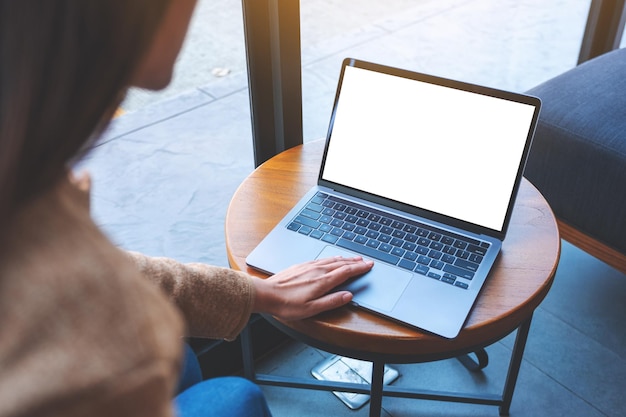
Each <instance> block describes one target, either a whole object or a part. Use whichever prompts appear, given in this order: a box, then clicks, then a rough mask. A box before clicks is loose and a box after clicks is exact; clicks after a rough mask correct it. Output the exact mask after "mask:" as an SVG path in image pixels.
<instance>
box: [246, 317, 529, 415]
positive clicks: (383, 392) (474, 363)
mask: <svg viewBox="0 0 626 417" xmlns="http://www.w3.org/2000/svg"><path fill="white" fill-rule="evenodd" d="M531 320H532V316H531V317H529V318H528V319H527V320H526V321H524V322H523V323H522V324H521V325H520V326H519V327H518V328H517V334H516V337H515V343H514V345H513V351H512V353H511V359H510V362H509V369H508V372H507V376H506V380H505V383H504V387H503V390H502V393H501V394H480V395H479V394H472V393H464V392H441V391H431V390H417V389H412V388H401V387H391V386H389V385H384V384H383V373H384V368H385V363H386V362H390V363H420V362H429V361H431V359H426V360H420V358H419V357H412V358H407V357H398V361H389V356H388V355H380V359H377V358H376V357H375V356H376V355H374V357H372V356H368V358H361V357H359V355H358V352H355V354H354V355H345V353H346V352H345V351H342V352H341V353H339V354H341V355H344V356H350V357H353V358H355V359H363V360H370V361H372V360H371V359H372V358H373V359H374V360H373V361H372V363H373V367H372V384H371V385H369V386H368V385H365V384H357V383H346V382H332V381H319V380H316V379H313V378H311V379H306V378H295V377H283V376H276V375H268V374H258V373H256V370H255V365H254V359H253V355H252V340H251V337H250V330H249V328H248V327H246V329H244V331H243V332H242V334H241V343H242V350H243V356H244V357H243V364H244V376H245V377H246V378H248V379H249V380H251V381H253V382H255V383H257V384H259V385H268V386H276V387H288V388H300V389H312V390H321V391H343V392H354V393H358V394H368V395H370V404H369V407H370V411H369V415H370V417H379V416H380V415H381V410H382V399H383V397H399V398H412V399H419V400H434V401H445V402H460V403H468V404H482V405H491V406H498V407H499V413H500V415H501V416H508V415H509V409H510V406H511V401H512V399H513V392H514V390H515V385H516V383H517V377H518V375H519V370H520V366H521V363H522V358H523V355H524V349H525V347H526V341H527V339H528V332H529V330H530V323H531ZM505 336H506V335H505ZM503 337H504V336H503ZM308 342H310V341H308V340H307V341H306V342H305V343H308ZM308 344H311V343H308ZM315 347H317V346H315ZM323 350H328V351H331V350H330V349H323ZM331 353H336V352H331ZM348 353H350V352H348ZM470 353H474V354H475V355H476V358H477V360H474V359H472V358H471V357H470V356H468V354H462V355H458V356H456V357H457V359H459V361H460V362H461V363H462V364H463V365H464V366H465V367H466V368H467V369H468V370H470V371H472V372H477V371H480V370H481V369H483V368H484V367H486V366H487V365H488V363H489V359H488V355H487V352H486V351H485V350H484V346H483V347H477V348H474V349H472V350H470ZM442 359H445V358H442Z"/></svg>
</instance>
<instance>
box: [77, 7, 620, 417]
mask: <svg viewBox="0 0 626 417" xmlns="http://www.w3.org/2000/svg"><path fill="white" fill-rule="evenodd" d="M589 3H590V1H589V0H555V1H551V2H545V1H539V0H507V1H503V0H445V1H444V0H419V1H416V0H386V1H385V2H379V1H376V0H365V1H358V0H343V1H337V0H307V1H303V2H301V12H302V19H303V23H302V49H303V96H304V98H303V100H304V101H303V106H304V109H303V110H304V130H305V132H304V136H305V140H311V139H316V138H319V137H323V136H324V135H325V131H326V127H327V122H328V115H329V113H330V106H331V104H332V98H333V96H334V89H335V85H336V76H337V72H338V70H339V63H340V61H341V59H342V58H343V57H345V56H354V57H357V58H363V59H369V60H373V61H378V62H382V63H386V64H391V65H397V66H401V67H405V68H410V69H415V70H419V71H424V72H429V73H435V74H437V75H443V76H449V77H454V78H460V79H463V80H467V81H472V82H478V83H483V84H487V85H490V86H495V87H500V88H505V89H512V90H517V91H524V90H526V89H528V88H530V87H532V86H534V85H536V84H538V83H540V82H542V81H543V80H546V79H549V78H550V77H552V76H554V75H556V74H559V73H561V72H563V71H565V70H567V69H568V68H571V67H573V66H574V65H575V63H576V59H577V54H578V47H579V45H580V37H581V36H582V32H583V28H584V22H585V19H586V13H587V9H588V7H589ZM215 68H228V69H229V70H230V73H229V74H228V75H226V76H224V77H219V78H218V77H215V76H213V75H212V69H215ZM247 94H248V93H247V88H246V75H245V55H244V52H243V29H242V27H241V3H240V2H239V1H238V0H237V1H236V0H227V1H224V2H216V1H209V0H200V2H199V9H198V13H197V16H196V19H195V21H194V27H193V29H192V36H191V39H190V41H189V42H188V44H187V49H186V50H185V53H184V54H183V57H182V58H181V62H180V68H179V74H178V76H177V79H176V80H175V82H174V83H173V85H172V87H171V88H170V89H168V90H166V91H164V92H162V93H158V94H148V93H145V92H141V91H133V92H132V93H131V94H130V95H129V97H128V99H127V101H126V102H125V103H124V107H125V109H126V110H127V113H126V114H125V115H124V116H122V117H120V118H119V119H117V120H116V121H115V123H114V124H113V125H112V126H111V129H110V130H109V132H108V133H107V134H106V135H105V137H104V138H103V141H102V144H101V145H100V146H99V147H98V148H97V149H96V150H95V152H93V153H92V155H91V156H90V157H89V158H88V159H87V160H86V161H85V162H84V163H83V165H84V166H85V167H86V168H88V169H89V170H90V171H91V172H92V174H93V176H94V192H93V194H94V199H93V209H94V215H95V217H96V219H97V221H98V222H99V223H100V224H101V225H102V227H103V228H104V229H105V230H106V231H107V232H108V233H109V234H110V236H111V237H112V239H113V240H114V241H116V242H117V243H119V244H120V245H121V246H123V247H126V248H128V249H133V250H139V251H143V252H145V253H148V254H151V255H165V256H170V257H173V258H176V259H179V260H181V261H192V260H193V261H202V262H208V263H213V264H218V265H227V261H226V255H225V251H224V239H223V219H224V215H225V213H226V209H227V205H228V201H229V200H230V197H231V195H232V193H233V192H234V191H235V189H236V187H237V186H238V184H239V183H240V182H241V180H242V179H243V178H245V176H246V175H248V174H249V173H250V172H251V170H252V169H253V162H252V149H251V132H250V123H249V120H250V118H249V104H248V95H247ZM625 299H626V276H624V275H623V274H621V273H618V272H617V271H615V270H613V269H611V268H610V267H608V266H606V265H605V264H603V263H601V262H599V261H597V260H595V259H594V258H592V257H590V256H588V255H586V254H585V253H583V252H581V251H580V250H578V249H577V248H575V247H572V246H571V245H569V244H567V243H564V245H563V252H562V257H561V262H560V264H559V270H558V273H557V276H556V279H555V282H554V286H553V288H552V290H551V292H550V293H549V295H548V297H547V298H546V300H545V301H544V302H543V303H542V305H541V306H540V307H539V309H538V310H537V312H536V314H535V317H534V321H533V326H532V328H531V332H530V338H529V341H528V346H527V350H526V353H525V356H524V361H523V364H522V368H521V374H520V377H519V381H518V385H517V389H516V392H515V396H514V398H513V404H512V406H511V415H513V416H623V415H626V403H625V402H624V401H623V398H622V391H623V388H624V387H626V349H625V346H626V326H624V322H625V321H626V303H625V302H624V300H625ZM512 343H513V341H512V338H511V337H507V338H505V339H504V340H502V341H500V342H497V343H495V344H494V345H492V346H490V347H489V348H488V352H489V354H490V365H489V366H488V367H487V368H486V369H485V370H484V372H482V373H478V374H471V373H469V372H467V371H466V370H465V369H464V368H463V367H462V366H461V365H460V364H459V363H458V362H456V361H455V360H449V361H442V362H437V363H429V364H421V365H398V366H397V369H398V370H399V371H400V373H401V376H400V378H399V379H398V380H397V382H395V384H398V385H399V386H418V387H425V388H429V389H442V390H443V389H448V388H450V389H454V390H461V391H472V390H475V391H478V392H482V391H490V392H491V391H495V392H499V390H500V389H501V388H500V386H501V383H502V381H503V378H504V374H505V372H506V366H507V365H506V363H507V358H508V355H509V354H510V349H511V345H512ZM327 355H328V354H327V353H325V352H320V351H317V350H315V349H312V348H308V347H306V346H304V345H301V344H299V343H292V344H289V345H288V346H285V347H284V348H282V349H281V350H280V351H278V352H276V353H275V354H273V355H271V356H270V357H268V358H265V360H263V361H262V362H261V363H260V364H259V366H260V368H261V369H262V370H264V371H272V372H276V373H279V374H285V375H299V376H302V377H309V376H310V369H311V368H312V367H313V366H314V365H315V364H316V363H317V362H319V361H320V360H322V359H323V358H324V357H326V356H327ZM263 390H264V391H265V393H266V395H267V398H268V401H269V404H270V407H271V409H272V411H273V413H274V415H275V417H283V416H285V417H286V416H322V415H326V416H363V415H367V407H364V408H362V409H360V410H358V411H351V410H349V409H348V408H347V407H345V406H344V405H343V404H342V403H341V402H340V401H339V400H337V399H336V398H335V397H334V396H333V395H332V394H331V393H326V392H315V391H302V390H294V389H285V388H270V387H264V388H263ZM383 407H384V413H383V415H385V416H394V417H399V416H483V415H484V416H487V415H489V416H495V415H497V409H495V408H493V407H488V406H476V405H463V404H452V403H439V402H431V401H417V400H406V399H392V398H386V399H384V401H383Z"/></svg>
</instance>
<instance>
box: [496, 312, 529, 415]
mask: <svg viewBox="0 0 626 417" xmlns="http://www.w3.org/2000/svg"><path fill="white" fill-rule="evenodd" d="M532 318H533V316H532V314H531V315H530V317H528V319H526V320H525V321H524V322H523V323H522V324H521V325H520V327H519V328H518V329H517V335H516V336H515V344H514V345H513V352H512V353H511V362H510V363H509V371H508V373H507V376H506V381H505V383H504V391H503V392H502V404H501V405H500V415H501V416H508V415H509V409H510V408H511V401H512V400H513V391H514V390H515V384H516V383H517V377H518V375H519V370H520V366H521V365H522V358H523V357H524V349H526V341H527V340H528V332H529V331H530V322H531V321H532Z"/></svg>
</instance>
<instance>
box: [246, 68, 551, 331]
mask: <svg viewBox="0 0 626 417" xmlns="http://www.w3.org/2000/svg"><path fill="white" fill-rule="evenodd" d="M539 108H540V101H539V99H538V98H536V97H531V96H528V95H523V94H518V93H514V92H508V91H502V90H498V89H493V88H488V87H485V86H479V85H474V84H470V83H466V82H460V81H455V80H450V79H445V78H441V77H437V76H433V75H428V74H422V73H417V72H413V71H408V70H404V69H399V68H393V67H389V66H385V65H380V64H375V63H371V62H365V61H361V60H357V59H351V58H347V59H345V60H344V61H343V63H342V67H341V73H340V77H339V83H338V87H337V93H336V96H335V102H334V106H333V110H332V115H331V119H330V125H329V129H328V134H327V137H326V145H325V149H324V154H323V159H322V163H321V167H320V171H319V177H318V181H317V185H316V186H315V187H313V188H312V189H311V190H310V191H309V192H308V193H307V194H306V195H305V196H304V197H303V198H302V199H301V200H300V202H299V203H298V204H296V206H295V207H294V208H293V209H292V210H291V211H290V212H289V213H288V214H287V215H286V216H285V217H284V218H283V219H282V220H281V221H280V222H279V223H278V224H277V225H276V227H275V228H274V229H273V230H272V231H271V232H270V233H269V234H268V235H267V236H266V237H265V238H264V239H263V240H262V241H261V242H260V244H259V245H258V246H257V247H256V248H255V249H254V250H253V251H252V252H251V253H250V255H249V256H248V257H247V258H246V262H247V264H248V265H250V266H251V267H253V268H256V269H258V270H261V271H264V272H266V273H270V274H273V273H276V272H279V271H281V270H283V269H285V268H287V267H289V266H291V265H293V264H297V263H301V262H306V261H309V260H312V259H317V258H325V257H331V256H337V255H341V256H344V257H352V256H355V255H361V256H363V257H364V258H367V259H372V260H374V261H375V264H374V267H373V268H372V270H371V271H369V272H368V273H366V274H364V275H362V276H360V277H357V278H355V279H352V280H350V281H349V282H347V283H345V284H344V285H342V286H341V288H340V289H347V290H349V291H351V292H352V293H353V301H352V303H353V304H354V305H356V306H358V307H360V308H363V309H366V310H369V311H371V312H374V313H376V314H380V315H382V316H385V317H387V318H389V319H392V320H395V321H398V322H401V323H404V324H406V325H409V326H412V327H416V328H419V329H421V330H424V331H427V332H431V333H433V334H437V335H439V336H442V337H444V338H454V337H456V336H457V335H458V333H459V332H460V330H461V329H462V327H463V325H464V323H465V321H466V319H467V317H468V315H469V312H470V311H471V309H472V306H473V305H474V303H475V301H476V298H477V297H478V294H479V292H480V290H481V288H482V287H483V285H484V283H485V281H486V279H487V277H488V275H489V272H490V270H491V269H492V266H493V264H494V262H495V260H496V258H497V257H498V254H499V252H500V249H501V247H502V241H503V240H504V238H505V236H506V232H507V227H508V225H509V221H510V218H511V213H512V211H513V206H514V202H515V197H516V194H517V191H518V188H519V185H520V182H521V178H522V173H523V171H524V164H525V161H526V158H527V155H528V152H529V149H530V145H531V141H532V137H533V134H534V131H535V126H536V123H537V117H538V114H539Z"/></svg>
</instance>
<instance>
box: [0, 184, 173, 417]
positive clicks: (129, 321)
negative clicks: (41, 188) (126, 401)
mask: <svg viewBox="0 0 626 417" xmlns="http://www.w3.org/2000/svg"><path fill="white" fill-rule="evenodd" d="M14 220H15V221H13V222H11V225H10V227H9V230H8V233H7V235H6V236H5V237H6V238H7V239H6V240H5V245H4V249H3V250H2V252H0V328H2V329H3V335H12V337H4V336H3V337H2V340H0V368H2V369H3V372H2V376H0V387H3V386H4V387H9V388H10V387H11V383H12V380H13V381H16V380H23V379H29V378H30V379H31V381H29V382H30V383H31V384H32V386H31V391H30V392H31V393H32V392H33V391H32V390H34V391H35V392H37V396H36V397H37V398H29V399H27V400H26V399H24V402H23V403H22V405H25V404H31V406H32V407H36V405H37V403H38V401H37V399H39V400H40V405H42V406H43V405H44V404H46V403H47V402H48V401H50V400H52V399H53V398H56V397H58V396H67V395H69V396H70V397H72V396H73V395H74V394H73V393H74V392H76V393H77V394H78V392H79V391H81V390H90V389H93V388H94V387H100V388H99V389H103V390H108V389H110V388H111V387H112V386H116V388H115V392H118V393H120V394H121V395H123V393H124V384H125V383H127V379H131V378H135V380H134V381H133V382H132V384H137V383H139V384H140V385H141V384H142V383H146V384H151V383H154V381H149V379H152V378H155V377H156V378H157V379H159V378H160V379H162V381H161V382H162V384H161V385H163V386H165V385H168V384H174V383H175V379H176V373H177V370H178V369H177V367H178V361H179V360H180V359H179V358H180V349H181V347H180V337H181V336H182V335H183V327H182V321H181V319H180V317H179V314H178V312H177V311H176V310H175V309H174V307H172V306H171V305H170V303H169V302H168V301H167V299H166V298H165V296H164V295H162V294H161V293H160V291H159V290H158V289H157V288H155V287H153V286H152V285H151V284H150V283H149V282H146V281H145V280H144V279H142V276H141V274H140V273H139V271H137V270H136V269H135V267H134V265H133V264H132V263H131V262H130V261H129V260H128V258H127V257H126V256H124V254H123V253H122V252H121V251H120V250H119V249H118V248H116V247H115V246H114V245H113V244H112V243H111V242H110V241H109V240H108V239H107V238H106V236H105V235H104V234H103V233H102V232H101V231H100V230H99V229H98V227H97V226H96V225H95V224H94V222H93V221H92V220H91V218H90V216H89V212H88V208H87V207H85V206H84V205H82V204H81V201H80V196H79V195H78V194H77V193H76V190H73V189H72V187H71V186H70V185H68V184H65V183H64V184H61V185H59V186H58V187H56V188H55V189H54V190H51V191H50V192H48V193H46V194H45V195H43V196H41V197H40V198H38V199H36V200H33V201H32V202H30V203H29V204H28V205H26V206H25V207H24V208H23V210H21V211H20V213H19V214H18V216H17V217H16V218H15V219H14ZM138 368H142V369H144V371H143V372H146V371H145V369H146V368H151V369H152V371H149V372H147V373H145V375H144V379H145V380H144V381H141V380H139V381H137V380H136V378H137V374H136V372H135V371H136V370H137V369H138ZM155 372H156V373H155ZM133 373H135V376H134V377H131V376H132V375H133ZM123 376H126V377H123ZM128 383H130V382H128ZM109 384H116V385H110V386H109ZM157 385H158V384H157ZM107 387H108V388H107ZM135 388H136V387H135ZM129 389H132V387H130V386H129ZM0 393H4V394H0V404H2V403H4V402H5V400H6V401H8V403H7V404H11V403H12V402H15V401H17V399H18V398H19V392H13V393H11V392H10V390H9V391H8V392H7V390H6V389H4V388H3V389H0ZM5 394H6V395H11V396H13V397H14V398H13V399H12V400H9V399H5V398H2V397H4V395H5ZM82 394H83V395H84V394H85V393H84V392H82ZM79 396H80V394H79V395H77V396H76V398H78V397H79ZM18 402H19V401H18ZM2 408H3V406H2V405H0V415H3V412H2Z"/></svg>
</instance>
